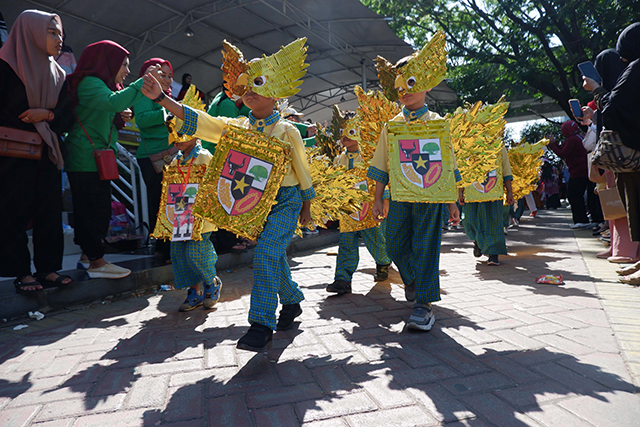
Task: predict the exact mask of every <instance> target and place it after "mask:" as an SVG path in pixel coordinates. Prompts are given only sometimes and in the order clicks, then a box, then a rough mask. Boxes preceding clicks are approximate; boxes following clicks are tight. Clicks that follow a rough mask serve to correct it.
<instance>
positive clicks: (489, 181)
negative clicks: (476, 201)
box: [473, 169, 498, 194]
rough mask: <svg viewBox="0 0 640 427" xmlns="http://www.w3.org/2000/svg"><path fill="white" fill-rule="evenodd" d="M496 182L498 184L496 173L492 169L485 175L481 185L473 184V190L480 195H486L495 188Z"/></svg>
mask: <svg viewBox="0 0 640 427" xmlns="http://www.w3.org/2000/svg"><path fill="white" fill-rule="evenodd" d="M496 182H498V171H497V170H495V169H494V170H492V171H489V173H487V178H486V179H485V180H484V182H483V183H479V182H474V183H473V188H475V189H476V190H478V191H479V192H481V193H484V194H486V193H488V192H489V191H491V190H492V189H493V187H495V186H496Z"/></svg>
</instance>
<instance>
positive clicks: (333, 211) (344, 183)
mask: <svg viewBox="0 0 640 427" xmlns="http://www.w3.org/2000/svg"><path fill="white" fill-rule="evenodd" d="M314 153H315V151H313V150H310V151H308V157H309V169H310V171H311V181H312V183H313V188H314V190H315V192H316V197H315V198H314V199H313V201H312V202H311V218H312V220H313V222H314V224H315V225H317V226H323V225H324V223H326V222H327V221H332V220H333V221H335V220H339V219H340V217H341V216H342V215H349V214H352V213H353V212H357V211H360V210H362V204H363V203H365V202H373V200H372V198H371V196H370V195H369V193H367V192H366V191H362V190H360V189H358V188H354V186H355V185H356V183H357V182H359V181H360V180H361V178H360V177H359V176H358V175H357V174H353V173H349V171H347V169H346V168H345V167H344V166H334V165H333V159H329V158H328V157H326V156H319V155H315V154H314ZM296 234H298V235H301V233H300V230H299V229H298V230H296Z"/></svg>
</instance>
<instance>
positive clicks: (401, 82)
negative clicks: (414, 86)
mask: <svg viewBox="0 0 640 427" xmlns="http://www.w3.org/2000/svg"><path fill="white" fill-rule="evenodd" d="M394 86H395V88H396V89H398V90H400V89H402V90H409V88H408V87H407V82H406V81H405V79H404V77H402V75H401V74H398V76H397V77H396V81H395V83H394Z"/></svg>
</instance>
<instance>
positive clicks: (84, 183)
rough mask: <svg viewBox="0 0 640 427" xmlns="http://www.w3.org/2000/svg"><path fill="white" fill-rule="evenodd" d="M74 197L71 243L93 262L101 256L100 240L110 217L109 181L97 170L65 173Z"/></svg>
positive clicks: (102, 254)
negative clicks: (103, 179) (72, 238)
mask: <svg viewBox="0 0 640 427" xmlns="http://www.w3.org/2000/svg"><path fill="white" fill-rule="evenodd" d="M67 176H68V177H69V184H70V185H71V196H72V198H73V226H74V230H75V238H74V240H73V241H74V242H75V243H76V245H78V246H80V248H81V249H82V252H84V254H85V255H87V256H88V257H89V260H91V261H94V260H97V259H100V258H102V257H103V256H104V248H103V246H102V241H103V239H104V238H105V237H106V236H107V231H108V230H109V221H110V220H111V181H102V180H100V177H99V176H98V172H67Z"/></svg>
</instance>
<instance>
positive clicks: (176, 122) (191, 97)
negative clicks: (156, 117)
mask: <svg viewBox="0 0 640 427" xmlns="http://www.w3.org/2000/svg"><path fill="white" fill-rule="evenodd" d="M181 104H182V105H188V106H189V107H191V108H193V109H194V110H200V111H205V109H206V105H205V104H204V103H203V102H202V100H201V99H200V96H199V95H198V94H197V92H196V87H195V86H194V85H190V86H189V89H188V90H187V93H186V94H185V95H184V99H183V100H182V102H181ZM164 124H165V126H166V127H167V130H168V131H169V145H171V144H173V143H174V142H176V141H178V142H180V141H182V142H184V141H189V140H190V139H192V137H191V136H189V135H181V134H179V133H178V129H180V128H182V120H180V119H179V118H177V117H171V119H169V120H167V121H165V123H164Z"/></svg>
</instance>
